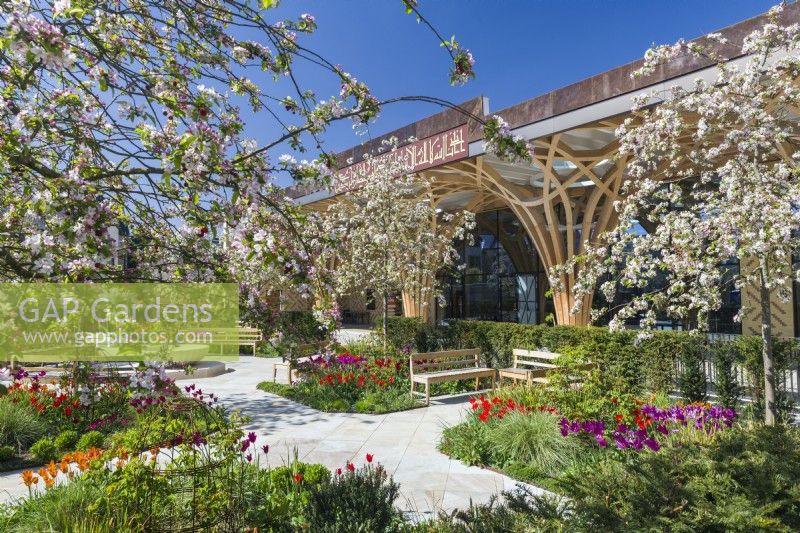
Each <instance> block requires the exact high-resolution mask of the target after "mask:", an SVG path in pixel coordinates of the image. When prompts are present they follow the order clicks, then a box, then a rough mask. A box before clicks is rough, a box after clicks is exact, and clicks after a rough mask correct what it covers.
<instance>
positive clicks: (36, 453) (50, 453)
mask: <svg viewBox="0 0 800 533" xmlns="http://www.w3.org/2000/svg"><path fill="white" fill-rule="evenodd" d="M29 451H30V454H31V455H32V456H33V457H34V458H35V459H36V460H37V461H41V462H43V463H48V462H50V461H55V460H56V459H58V446H56V443H55V441H54V440H53V439H51V438H50V437H43V438H41V439H39V440H37V441H36V442H35V443H34V444H33V446H31V448H30V450H29Z"/></svg>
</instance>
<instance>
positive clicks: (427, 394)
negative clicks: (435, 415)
mask: <svg viewBox="0 0 800 533" xmlns="http://www.w3.org/2000/svg"><path fill="white" fill-rule="evenodd" d="M430 404H431V384H430V382H428V381H426V382H425V405H430Z"/></svg>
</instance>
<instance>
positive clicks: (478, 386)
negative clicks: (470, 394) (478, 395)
mask: <svg viewBox="0 0 800 533" xmlns="http://www.w3.org/2000/svg"><path fill="white" fill-rule="evenodd" d="M480 382H481V380H480V378H475V390H478V388H480Z"/></svg>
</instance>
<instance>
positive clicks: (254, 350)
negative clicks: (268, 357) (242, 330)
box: [253, 343, 256, 357]
mask: <svg viewBox="0 0 800 533" xmlns="http://www.w3.org/2000/svg"><path fill="white" fill-rule="evenodd" d="M255 356H256V343H253V357H255Z"/></svg>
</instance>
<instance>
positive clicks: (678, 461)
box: [439, 387, 800, 531]
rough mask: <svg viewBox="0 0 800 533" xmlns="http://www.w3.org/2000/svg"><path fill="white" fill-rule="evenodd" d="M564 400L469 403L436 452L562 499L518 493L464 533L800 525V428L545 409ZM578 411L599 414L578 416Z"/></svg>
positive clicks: (537, 397)
mask: <svg viewBox="0 0 800 533" xmlns="http://www.w3.org/2000/svg"><path fill="white" fill-rule="evenodd" d="M558 398H559V395H558V394H557V393H556V394H553V391H548V390H547V388H546V387H539V388H534V389H527V388H524V387H509V388H507V389H501V390H500V391H499V392H498V393H497V394H493V395H484V396H480V397H474V398H471V399H470V401H469V409H468V415H467V417H466V419H465V420H464V421H463V422H462V423H460V424H458V425H455V426H452V427H449V428H446V429H445V431H444V433H443V437H442V440H441V442H440V449H441V450H442V451H443V452H445V453H447V454H448V455H451V456H453V457H455V458H458V459H460V460H462V461H464V462H466V463H468V464H478V465H486V466H491V467H493V468H496V469H499V470H502V471H504V472H505V473H506V474H508V475H510V476H512V477H515V478H517V479H520V480H523V481H527V482H530V483H533V484H534V485H538V486H540V487H543V488H546V489H549V490H550V491H552V492H554V493H555V495H556V496H555V499H552V498H551V499H550V500H542V499H540V498H539V499H537V498H534V497H532V496H530V495H526V494H517V495H514V496H510V497H509V498H510V499H509V501H508V504H507V505H494V506H489V507H479V508H476V509H473V512H471V513H465V514H464V515H463V517H462V518H463V519H464V520H466V517H473V519H474V520H475V521H474V522H472V521H470V520H467V521H466V522H467V524H466V525H467V526H469V527H465V524H464V523H462V524H461V529H470V528H471V529H472V530H481V527H482V526H483V527H486V525H487V524H494V523H499V522H502V523H513V524H515V527H516V528H517V529H514V528H511V527H509V530H514V531H517V530H519V531H527V530H551V529H558V528H562V529H566V530H576V531H585V530H599V531H620V530H636V531H638V530H649V529H652V528H653V527H655V528H656V529H676V530H687V531H698V530H718V531H723V530H725V531H727V530H742V531H744V530H758V529H762V528H767V529H775V530H787V531H788V530H797V527H798V525H800V510H798V508H797V505H796V501H797V500H796V495H797V494H800V481H798V479H800V478H798V477H797V475H798V474H800V463H798V462H797V461H798V460H800V430H798V428H794V427H777V428H767V427H761V426H759V425H758V424H757V423H753V421H751V420H740V417H739V415H738V414H737V413H736V412H735V411H734V410H733V409H729V408H724V407H721V406H717V405H711V404H709V403H703V402H694V403H681V402H677V403H670V402H669V401H668V400H667V399H665V398H653V397H650V398H647V399H646V400H643V399H630V398H628V399H626V400H624V401H623V400H621V399H619V398H616V397H613V396H612V397H610V398H609V399H604V400H602V402H600V403H598V402H582V403H575V402H571V401H566V402H565V404H564V405H563V406H562V405H560V404H559V403H558V402H557V401H552V402H550V401H548V402H542V400H544V399H550V400H553V399H558ZM567 400H569V398H567ZM654 400H655V401H654ZM576 405H577V406H581V405H586V406H588V408H589V410H590V411H591V412H592V413H602V415H601V416H596V415H595V416H589V417H581V416H580V415H579V414H578V411H579V409H577V408H576ZM562 407H564V409H562ZM564 412H569V413H571V414H570V416H569V417H568V416H564V414H563V413H564ZM787 461H788V462H791V465H789V464H788V463H787ZM643 494H647V497H646V498H642V497H641V496H642V495H643ZM562 496H563V498H562ZM506 521H509V522H506ZM445 522H447V521H445ZM653 524H659V525H658V526H653ZM765 524H770V526H766V525H765ZM439 527H440V528H441V529H439V530H442V531H449V530H450V529H448V528H447V525H446V524H440V526H439ZM461 529H459V528H455V530H461Z"/></svg>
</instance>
